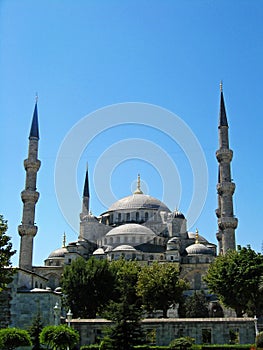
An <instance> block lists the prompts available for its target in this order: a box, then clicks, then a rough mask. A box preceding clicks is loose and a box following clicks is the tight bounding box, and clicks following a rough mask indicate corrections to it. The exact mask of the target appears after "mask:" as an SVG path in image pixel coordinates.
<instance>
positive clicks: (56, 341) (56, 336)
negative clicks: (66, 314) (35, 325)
mask: <svg viewBox="0 0 263 350" xmlns="http://www.w3.org/2000/svg"><path fill="white" fill-rule="evenodd" d="M78 342H79V334H78V332H77V331H75V330H74V329H72V328H70V327H68V326H66V325H59V326H46V327H44V328H43V330H42V331H41V333H40V343H41V344H45V345H47V346H48V347H51V348H52V349H54V350H57V349H60V350H67V349H72V348H73V347H74V346H75V345H76V344H77V343H78Z"/></svg>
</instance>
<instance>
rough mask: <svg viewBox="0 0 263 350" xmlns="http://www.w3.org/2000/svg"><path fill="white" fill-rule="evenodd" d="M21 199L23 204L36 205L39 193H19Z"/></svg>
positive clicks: (26, 191) (30, 191) (29, 191)
mask: <svg viewBox="0 0 263 350" xmlns="http://www.w3.org/2000/svg"><path fill="white" fill-rule="evenodd" d="M21 198H22V201H23V203H25V202H31V203H36V202H37V201H38V198H39V192H37V191H32V190H24V191H22V192H21Z"/></svg>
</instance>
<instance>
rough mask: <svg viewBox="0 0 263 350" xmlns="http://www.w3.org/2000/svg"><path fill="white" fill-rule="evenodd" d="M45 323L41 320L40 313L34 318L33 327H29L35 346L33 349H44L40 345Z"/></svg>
mask: <svg viewBox="0 0 263 350" xmlns="http://www.w3.org/2000/svg"><path fill="white" fill-rule="evenodd" d="M43 327H44V326H43V323H42V321H41V317H40V314H38V315H37V316H36V317H35V319H34V320H33V323H32V325H31V327H30V328H29V329H28V333H29V335H30V338H31V340H32V344H33V348H32V350H40V349H42V348H41V346H40V340H39V335H40V333H41V331H42V329H43Z"/></svg>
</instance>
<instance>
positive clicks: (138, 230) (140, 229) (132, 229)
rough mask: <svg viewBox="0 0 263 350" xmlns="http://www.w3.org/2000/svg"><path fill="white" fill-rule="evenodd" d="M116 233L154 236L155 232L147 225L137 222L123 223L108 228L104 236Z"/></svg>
mask: <svg viewBox="0 0 263 350" xmlns="http://www.w3.org/2000/svg"><path fill="white" fill-rule="evenodd" d="M116 235H148V236H156V234H155V233H154V232H153V231H152V230H151V229H149V228H148V227H145V226H142V225H139V224H125V225H121V226H118V227H115V228H113V229H112V230H110V231H109V232H108V233H107V234H106V237H110V236H116Z"/></svg>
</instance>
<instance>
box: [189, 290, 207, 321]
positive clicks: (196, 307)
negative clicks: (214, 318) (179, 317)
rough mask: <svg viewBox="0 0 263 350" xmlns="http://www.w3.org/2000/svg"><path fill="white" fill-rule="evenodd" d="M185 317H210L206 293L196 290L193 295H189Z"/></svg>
mask: <svg viewBox="0 0 263 350" xmlns="http://www.w3.org/2000/svg"><path fill="white" fill-rule="evenodd" d="M184 309H185V317H189V318H198V317H209V310H208V302H207V300H206V297H205V293H204V292H203V291H201V292H194V294H193V295H191V296H188V297H187V298H186V299H185V302H184Z"/></svg>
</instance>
